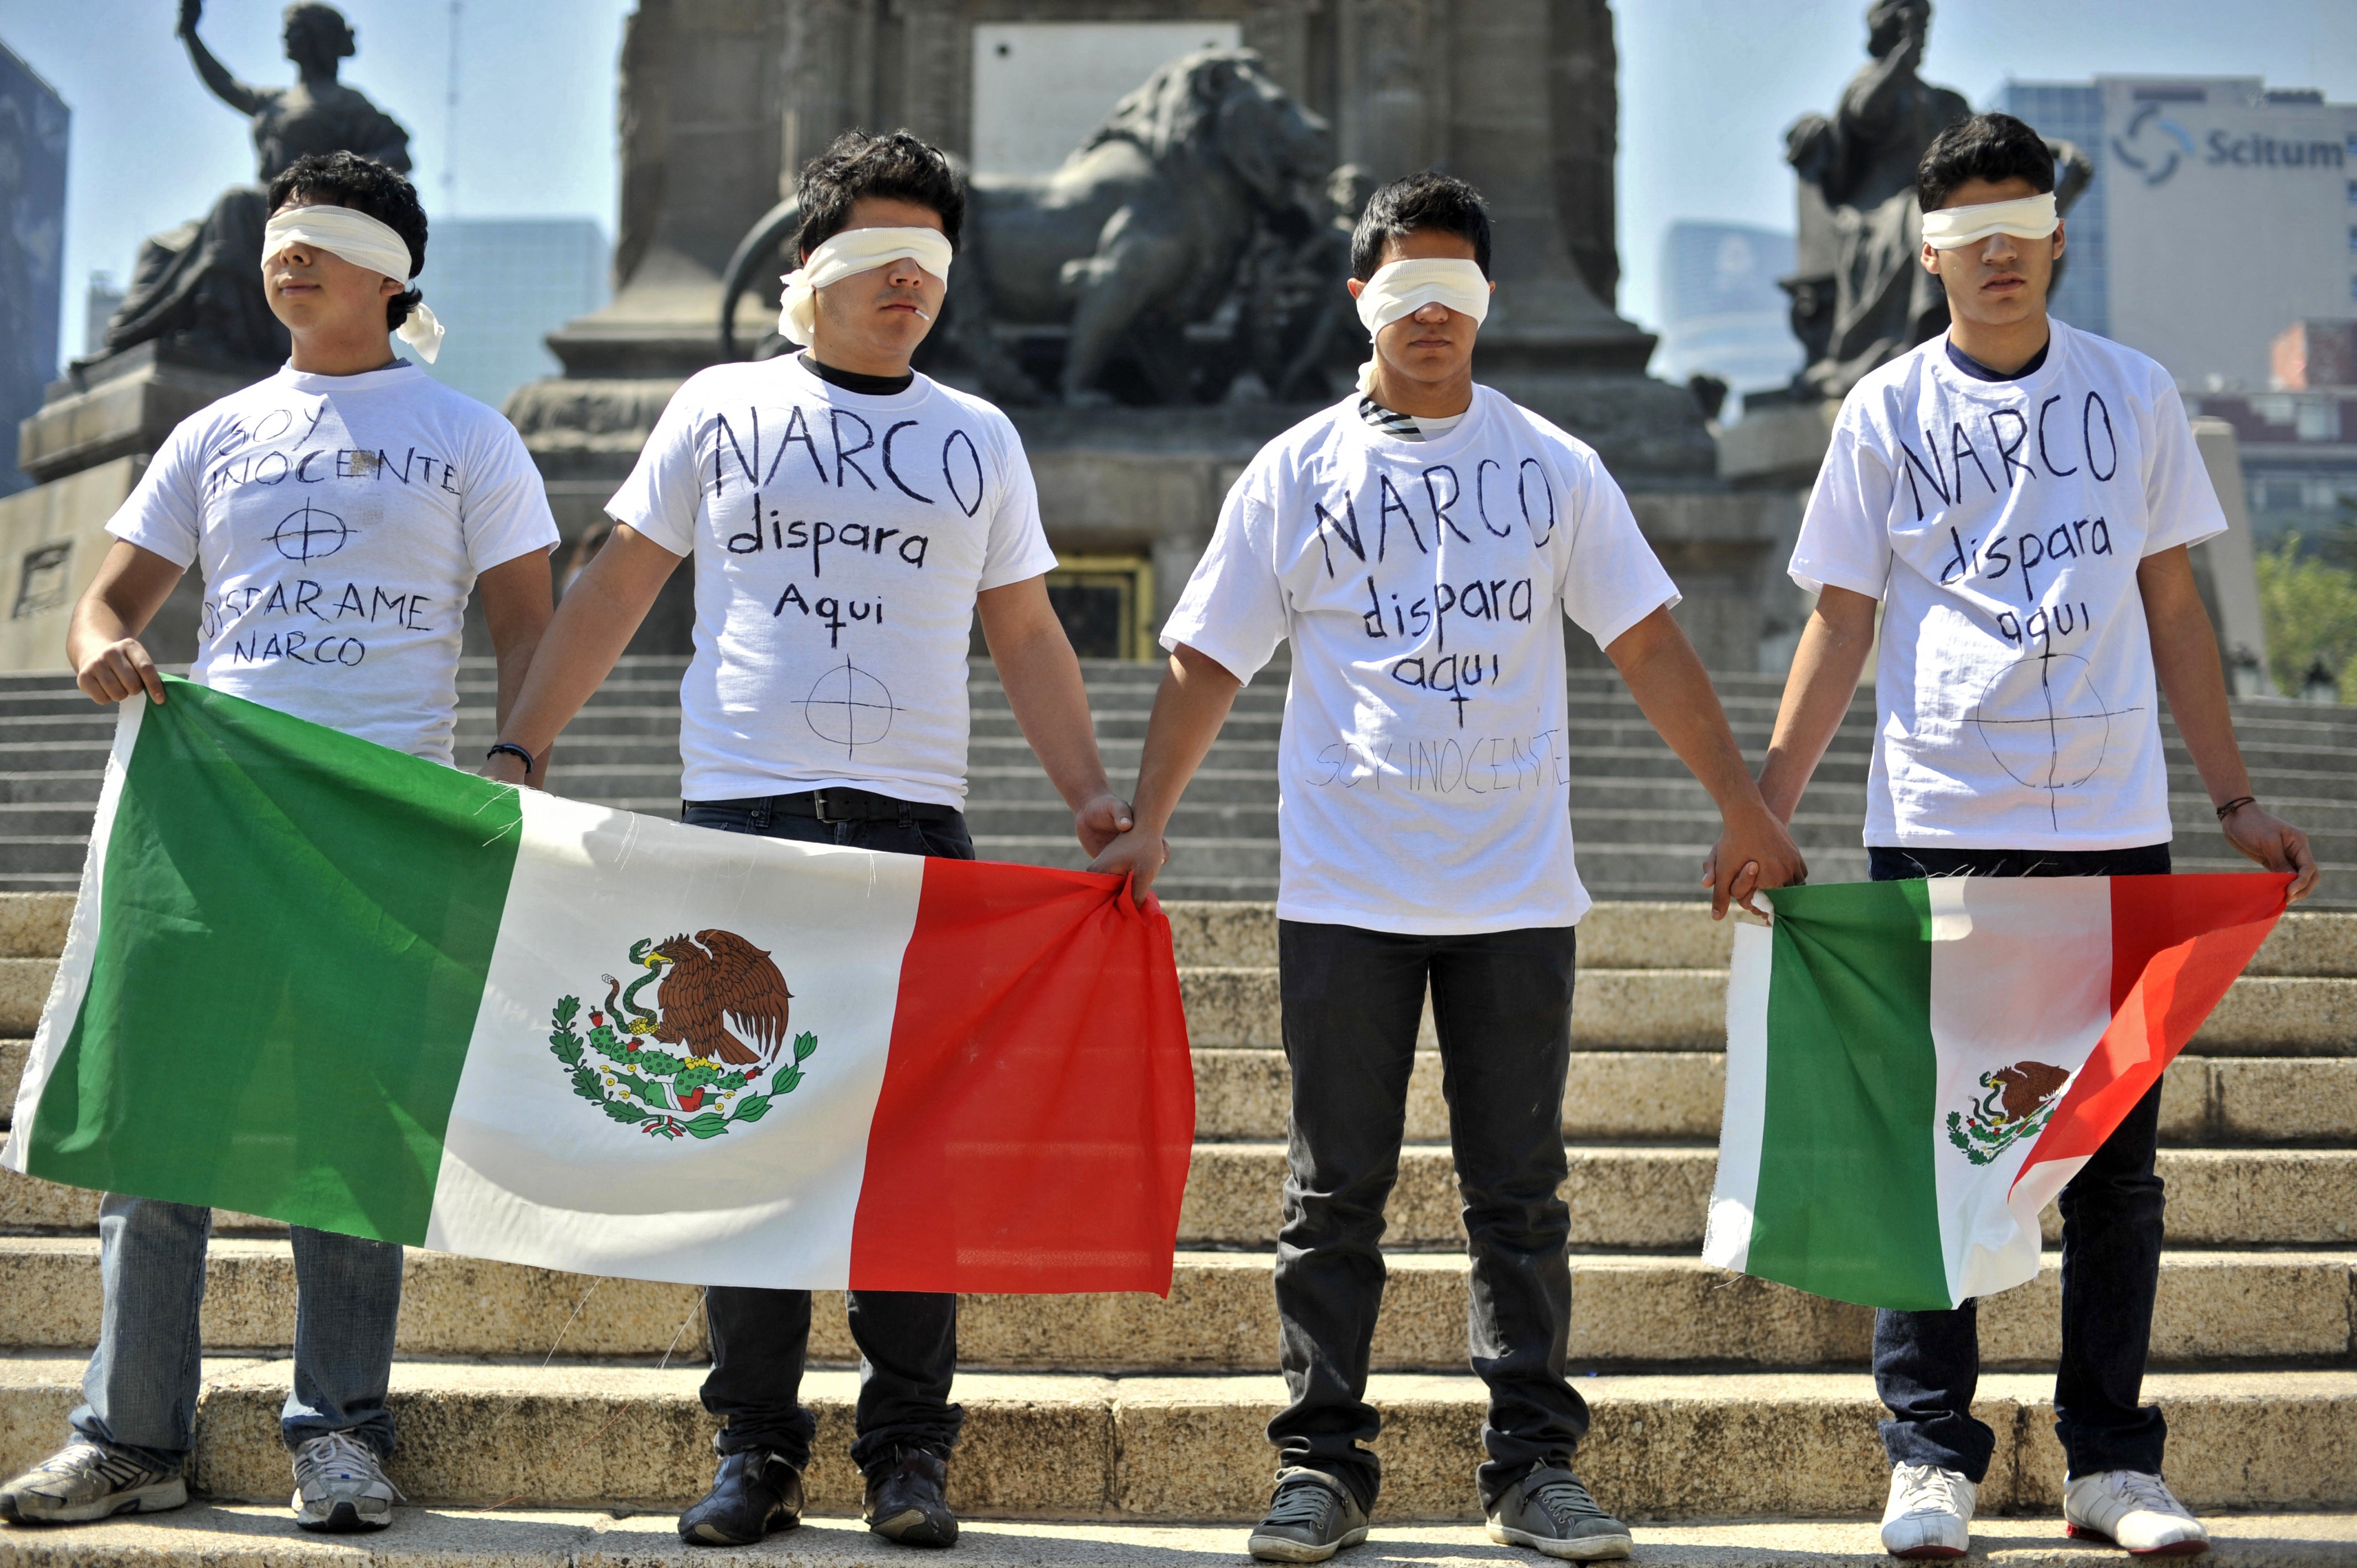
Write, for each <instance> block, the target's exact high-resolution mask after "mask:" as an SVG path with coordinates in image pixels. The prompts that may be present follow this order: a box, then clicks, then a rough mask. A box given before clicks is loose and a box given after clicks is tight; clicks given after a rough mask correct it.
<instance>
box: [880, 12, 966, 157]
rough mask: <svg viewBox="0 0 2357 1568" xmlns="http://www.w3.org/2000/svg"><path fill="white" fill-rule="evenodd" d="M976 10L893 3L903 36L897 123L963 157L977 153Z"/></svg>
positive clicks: (895, 18) (894, 13)
mask: <svg viewBox="0 0 2357 1568" xmlns="http://www.w3.org/2000/svg"><path fill="white" fill-rule="evenodd" d="M973 10H974V7H973V6H971V5H966V4H964V3H963V0H892V18H893V20H894V21H895V22H896V23H898V24H899V34H900V115H899V122H898V124H903V125H906V126H907V127H908V128H909V130H911V131H914V132H915V133H916V134H918V135H920V136H922V137H923V138H924V139H925V140H927V141H929V142H931V143H932V144H933V145H935V146H937V147H943V148H946V149H948V150H949V151H951V152H952V153H955V154H957V155H958V156H961V157H963V156H967V155H968V154H970V153H971V152H972V151H973V145H972V144H973V128H974V16H973V15H972V12H973Z"/></svg>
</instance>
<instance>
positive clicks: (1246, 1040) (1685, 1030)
mask: <svg viewBox="0 0 2357 1568" xmlns="http://www.w3.org/2000/svg"><path fill="white" fill-rule="evenodd" d="M19 962H23V961H22V960H20V961H19ZM1179 991H1180V993H1181V995H1182V996H1183V997H1184V998H1185V1000H1186V1004H1187V1028H1188V1037H1189V1039H1190V1040H1191V1041H1193V1043H1194V1044H1195V1045H1197V1046H1199V1047H1206V1046H1231V1047H1232V1046H1248V1047H1249V1046H1263V1047H1266V1046H1275V1045H1276V1044H1277V1043H1278V1042H1279V1040H1280V1039H1281V1035H1280V1032H1279V1027H1278V1015H1279V1011H1280V1009H1279V1002H1278V991H1277V972H1276V971H1275V969H1274V968H1268V969H1245V968H1227V969H1196V968H1182V969H1180V971H1179ZM1571 1036H1572V1043H1573V1046H1574V1047H1575V1048H1587V1049H1624V1050H1649V1049H1650V1050H1706V1049H1709V1048H1711V1047H1716V1046H1723V1045H1724V1044H1725V1043H1726V1039H1727V972H1726V971H1725V970H1722V969H1583V970H1582V971H1581V972H1580V975H1579V982H1578V985H1577V988H1576V990H1575V991H1574V993H1573V996H1572V1008H1571ZM1425 1039H1426V1043H1427V1044H1428V1043H1430V1041H1431V1036H1430V1033H1429V1030H1428V1029H1427V1031H1426V1036H1425ZM2192 1048H2193V1049H2195V1050H2197V1051H2199V1052H2201V1053H2203V1054H2205V1055H2210V1056H2266V1057H2288V1056H2316V1057H2352V1056H2357V980H2352V979H2344V978H2337V977H2336V978H2323V977H2318V976H2308V975H2303V976H2289V975H2249V974H2246V975H2244V976H2243V977H2242V978H2240V979H2238V980H2237V981H2235V982H2234V984H2233V989H2231V990H2230V991H2228V992H2227V993H2226V995H2225V999H2224V1000H2223V1001H2222V1002H2220V1003H2219V1004H2218V1007H2217V1009H2216V1011H2214V1012H2213V1013H2212V1014H2211V1015H2210V1018H2209V1020H2208V1021H2207V1022H2206V1023H2204V1024H2203V1025H2202V1026H2201V1031H2200V1032H2199V1033H2198V1034H2196V1035H2195V1036H2194V1037H2193V1047H2192Z"/></svg>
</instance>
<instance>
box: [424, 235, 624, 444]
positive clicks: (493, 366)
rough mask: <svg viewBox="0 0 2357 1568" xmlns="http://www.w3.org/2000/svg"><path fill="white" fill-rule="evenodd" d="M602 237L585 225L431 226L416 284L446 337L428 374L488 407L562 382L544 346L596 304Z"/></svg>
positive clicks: (602, 292) (603, 289)
mask: <svg viewBox="0 0 2357 1568" xmlns="http://www.w3.org/2000/svg"><path fill="white" fill-rule="evenodd" d="M607 264H608V251H607V243H606V234H605V231H604V230H603V229H601V228H600V227H599V226H598V224H597V221H596V220H594V219H589V218H436V219H435V220H433V222H432V227H431V229H430V230H429V231H428V234H427V239H426V245H425V271H424V272H423V273H420V274H418V277H417V285H418V287H420V288H422V289H423V290H425V302H426V304H428V305H430V306H433V307H434V314H435V315H436V316H437V317H441V320H442V325H443V326H444V327H445V328H448V330H449V336H448V337H447V338H445V339H443V343H442V356H441V358H440V359H439V360H436V361H435V362H434V363H433V364H431V365H428V366H426V367H425V370H426V371H427V373H428V374H430V375H432V376H434V377H435V378H436V379H437V380H439V381H443V382H445V383H447V385H449V386H453V387H456V388H457V390H458V391H460V392H465V393H466V394H467V395H468V397H472V398H479V399H481V400H482V401H483V402H485V403H490V405H491V406H492V407H493V408H497V407H499V406H500V404H502V403H505V402H506V401H507V396H508V394H509V393H510V392H513V391H515V390H516V388H518V387H520V386H522V385H523V384H524V383H525V382H526V381H538V380H539V379H540V378H541V377H543V376H554V375H560V374H562V373H563V367H562V366H561V365H559V364H558V363H557V359H556V356H555V355H554V354H552V353H550V352H549V351H548V345H547V344H546V343H545V342H544V338H547V336H548V335H549V334H550V333H551V332H554V330H556V328H559V327H562V326H564V325H565V322H567V321H569V320H571V319H572V318H573V317H576V316H587V315H588V314H589V313H590V312H591V311H593V310H596V309H597V308H598V307H599V306H602V305H604V304H605V303H606V300H607V296H608V285H607Z"/></svg>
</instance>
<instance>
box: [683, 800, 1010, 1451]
mask: <svg viewBox="0 0 2357 1568" xmlns="http://www.w3.org/2000/svg"><path fill="white" fill-rule="evenodd" d="M680 816H681V818H682V820H683V821H685V822H689V823H692V824H694V826H696V827H704V828H718V829H719V830H721V831H722V832H736V833H759V834H762V835H764V836H766V837H769V838H779V839H795V840H799V841H800V842H802V843H839V844H848V845H850V846H852V847H853V848H855V849H871V850H880V851H884V852H886V853H888V854H927V855H938V856H940V857H942V858H943V859H947V860H972V859H973V858H974V839H973V838H972V837H971V836H970V835H969V834H968V833H967V832H966V828H965V819H964V818H963V817H960V816H957V815H955V814H954V813H952V815H951V817H950V819H949V820H948V821H946V822H895V821H892V820H890V819H886V820H884V821H880V822H820V821H819V820H818V819H816V818H815V817H793V816H786V815H784V814H782V813H779V812H773V811H770V810H768V809H766V807H765V806H764V805H763V804H761V803H758V802H750V801H740V800H725V801H716V800H691V801H688V802H686V803H684V804H683V806H682V808H681V811H680ZM849 1294H850V1317H851V1337H852V1340H853V1342H854V1343H856V1345H858V1347H859V1407H858V1411H857V1426H858V1434H859V1435H858V1437H857V1439H856V1441H854V1442H853V1444H852V1445H851V1462H852V1463H853V1464H855V1465H856V1466H859V1467H860V1468H861V1469H862V1470H866V1469H868V1468H870V1467H872V1466H877V1465H883V1464H888V1463H889V1462H890V1461H891V1459H892V1457H893V1455H894V1454H895V1453H896V1452H897V1451H899V1450H900V1449H904V1448H921V1449H923V1450H925V1451H927V1452H928V1453H931V1454H934V1455H939V1456H940V1457H942V1458H943V1459H946V1458H948V1457H949V1455H950V1450H951V1449H952V1447H953V1446H954V1445H955V1444H956V1443H957V1438H958V1430H959V1428H960V1427H961V1426H963V1424H964V1422H965V1412H964V1411H963V1410H962V1409H961V1408H959V1407H958V1406H956V1405H953V1404H952V1403H951V1402H950V1382H951V1380H952V1378H953V1377H954V1376H955V1375H956V1372H957V1297H956V1296H954V1295H943V1294H932V1293H930V1292H919V1291H874V1290H856V1291H853V1292H851V1293H849ZM704 1317H705V1324H706V1326H708V1327H709V1328H710V1330H711V1334H712V1370H711V1372H710V1373H709V1374H708V1375H707V1376H706V1377H705V1380H704V1408H705V1409H706V1410H708V1411H710V1412H712V1413H713V1414H715V1415H716V1416H718V1417H719V1418H720V1423H721V1425H720V1432H719V1434H718V1435H717V1436H716V1437H714V1439H713V1440H712V1441H713V1446H714V1447H716V1448H717V1449H718V1450H719V1451H720V1452H721V1453H723V1454H735V1453H738V1452H740V1451H742V1450H745V1449H748V1448H767V1449H770V1450H772V1451H774V1452H775V1453H776V1454H777V1455H778V1456H779V1457H780V1458H781V1459H783V1460H785V1462H786V1463H787V1464H789V1465H791V1466H793V1467H794V1468H795V1469H797V1470H803V1469H808V1468H809V1467H810V1456H811V1438H812V1436H813V1434H815V1433H816V1431H817V1429H818V1423H817V1420H816V1418H815V1417H813V1415H812V1414H811V1412H809V1411H808V1410H806V1409H804V1408H803V1406H802V1363H803V1361H804V1360H805V1359H806V1358H807V1357H808V1354H809V1350H810V1326H811V1293H810V1292H808V1291H806V1290H761V1289H758V1288H754V1287H751V1286H745V1285H714V1286H712V1287H711V1288H710V1289H708V1290H706V1291H705V1294H704Z"/></svg>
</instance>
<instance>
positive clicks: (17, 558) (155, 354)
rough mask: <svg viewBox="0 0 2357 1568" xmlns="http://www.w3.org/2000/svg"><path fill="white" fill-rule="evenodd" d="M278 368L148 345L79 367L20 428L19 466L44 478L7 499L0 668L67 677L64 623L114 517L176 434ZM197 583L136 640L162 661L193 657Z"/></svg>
mask: <svg viewBox="0 0 2357 1568" xmlns="http://www.w3.org/2000/svg"><path fill="white" fill-rule="evenodd" d="M276 370H277V367H276V366H275V365H242V364H231V363H226V362H224V361H221V360H206V359H199V358H197V357H195V356H192V355H188V354H184V353H180V352H178V351H177V350H174V349H167V348H165V347H163V346H162V345H160V344H156V343H143V344H141V345H140V346H139V347H137V348H135V349H126V350H124V352H122V353H120V354H109V355H107V356H105V357H104V358H103V359H100V360H91V361H88V362H85V363H80V364H76V365H75V366H74V367H73V368H72V369H71V370H70V371H68V372H67V374H66V377H65V379H64V380H62V381H53V382H51V383H50V384H49V387H48V392H47V394H46V396H45V399H44V401H43V403H42V404H41V407H40V410H39V412H38V413H35V414H34V415H33V416H32V417H31V418H30V419H27V420H25V421H23V422H22V423H20V424H18V425H17V426H16V452H17V458H16V463H17V467H21V468H23V469H24V470H25V471H26V472H27V473H28V474H30V475H32V476H33V477H34V478H37V479H38V480H40V481H41V483H39V484H38V485H36V486H35V487H34V488H33V489H29V490H23V491H20V492H18V493H17V494H16V495H13V496H10V497H8V498H7V499H5V500H0V617H5V619H0V671H39V670H64V669H66V668H68V666H67V664H66V623H67V620H68V619H69V618H70V617H71V615H72V613H73V606H74V601H75V600H77V599H79V598H81V595H82V591H83V590H84V589H86V588H88V587H89V586H90V585H91V579H92V578H94V577H96V576H97V575H98V568H99V564H100V563H101V562H102V561H103V560H105V558H106V553H107V552H108V551H109V550H110V549H112V548H113V544H114V541H113V537H112V536H110V535H109V534H108V533H107V532H106V523H107V520H108V519H110V518H112V517H113V515H114V512H115V509H116V508H118V507H120V506H121V505H122V504H123V502H124V499H127V498H128V497H129V496H130V494H131V491H132V489H133V487H134V486H135V485H137V484H138V482H139V476H140V475H141V474H143V473H145V471H146V467H147V459H148V458H149V457H150V456H153V455H154V453H155V451H156V447H158V446H162V445H163V442H164V438H165V437H166V436H167V435H170V434H171V433H172V427H173V426H174V425H176V424H179V423H180V421H181V420H183V419H186V418H187V417H188V415H190V414H192V413H196V412H197V411H198V410H199V409H200V408H203V407H204V406H205V405H206V404H208V403H212V402H214V401H216V400H218V399H220V398H223V397H226V396H228V395H229V394H230V393H231V392H236V391H237V390H238V389H240V388H241V387H246V386H251V385H252V384H253V382H255V381H260V380H261V379H262V378H263V377H264V376H267V375H270V374H272V373H273V372H274V371H276ZM203 603H204V585H203V582H202V575H201V574H200V573H198V572H193V571H192V572H189V573H188V574H186V575H183V576H182V577H181V579H180V583H179V585H178V587H176V588H175V589H174V590H173V591H172V596H171V598H170V599H169V600H168V601H167V602H166V604H165V606H164V607H163V608H162V609H161V610H159V611H158V612H156V618H155V620H154V621H153V622H151V623H150V624H149V626H148V628H147V629H146V631H145V633H143V634H142V637H141V640H142V641H143V642H145V644H146V645H147V650H148V652H149V653H151V654H153V655H154V656H155V659H156V662H157V663H159V664H183V665H184V664H186V663H188V661H189V660H192V659H194V658H195V657H196V656H197V626H198V621H199V616H200V615H201V613H202V609H203Z"/></svg>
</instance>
